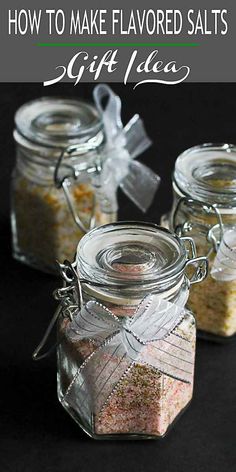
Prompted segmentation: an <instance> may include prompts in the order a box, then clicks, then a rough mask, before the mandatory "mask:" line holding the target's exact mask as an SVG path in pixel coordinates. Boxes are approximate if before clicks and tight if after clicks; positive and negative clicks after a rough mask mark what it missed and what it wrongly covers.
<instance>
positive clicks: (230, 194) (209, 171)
mask: <svg viewBox="0 0 236 472" xmlns="http://www.w3.org/2000/svg"><path fill="white" fill-rule="evenodd" d="M173 185H174V191H175V192H176V193H177V194H179V196H187V197H190V198H193V199H195V200H198V201H201V202H203V203H208V204H211V205H217V207H218V208H222V209H223V210H227V209H231V208H234V207H235V208H236V147H235V146H234V145H231V144H215V145H214V144H204V145H202V146H196V147H194V148H191V149H188V150H187V151H185V152H184V153H182V154H181V155H180V156H179V157H178V159H177V161H176V165H175V171H174V176H173Z"/></svg>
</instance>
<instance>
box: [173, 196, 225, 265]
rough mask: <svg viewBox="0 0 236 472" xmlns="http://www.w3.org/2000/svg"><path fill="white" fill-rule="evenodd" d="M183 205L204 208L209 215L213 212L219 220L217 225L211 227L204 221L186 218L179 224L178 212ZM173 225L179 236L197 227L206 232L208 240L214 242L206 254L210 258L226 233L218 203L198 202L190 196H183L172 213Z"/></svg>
mask: <svg viewBox="0 0 236 472" xmlns="http://www.w3.org/2000/svg"><path fill="white" fill-rule="evenodd" d="M182 205H189V206H190V208H192V209H193V208H194V206H195V207H196V208H197V207H198V208H200V209H201V210H203V212H204V213H205V214H207V215H209V214H210V213H211V212H213V213H214V214H215V216H216V218H217V220H218V223H217V224H216V225H213V226H212V227H211V228H209V226H207V225H205V224H204V223H196V222H194V221H190V220H186V221H185V222H184V223H181V224H177V217H178V213H179V211H180V208H181V206H182ZM172 227H173V229H174V231H175V232H176V234H177V235H178V236H179V237H182V235H183V234H186V233H187V232H191V231H192V230H193V229H196V230H199V231H201V230H202V231H204V232H206V238H207V241H208V242H210V243H211V244H212V247H211V248H210V250H209V252H208V253H207V255H206V257H207V258H209V256H210V254H211V253H212V251H213V250H214V251H215V252H217V250H218V247H219V245H220V242H221V240H222V238H223V233H224V225H223V221H222V217H221V214H220V211H219V209H218V208H217V205H216V204H214V205H211V204H205V203H202V202H198V201H197V200H194V199H192V198H188V197H182V198H180V200H179V201H178V203H177V205H176V207H175V210H174V212H173V215H172ZM217 232H219V237H220V240H219V238H218V237H217Z"/></svg>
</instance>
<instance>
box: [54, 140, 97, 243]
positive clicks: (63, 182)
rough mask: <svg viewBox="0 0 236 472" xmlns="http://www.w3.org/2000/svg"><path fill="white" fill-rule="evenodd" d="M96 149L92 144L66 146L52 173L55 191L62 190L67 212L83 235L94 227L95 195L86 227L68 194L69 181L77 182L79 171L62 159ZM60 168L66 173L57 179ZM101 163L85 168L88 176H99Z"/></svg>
mask: <svg viewBox="0 0 236 472" xmlns="http://www.w3.org/2000/svg"><path fill="white" fill-rule="evenodd" d="M95 149H97V146H95V145H94V144H93V143H86V144H80V145H78V146H68V147H67V148H64V149H62V151H61V154H60V156H59V158H58V161H57V164H56V166H55V171H54V183H55V186H56V188H57V189H60V188H62V189H63V191H64V195H65V198H66V201H67V204H68V207H69V210H70V212H71V215H72V218H73V220H74V222H75V224H76V225H77V226H78V228H79V229H80V230H81V231H82V232H83V233H85V234H86V233H88V231H90V230H91V229H93V228H94V227H95V225H96V219H95V207H96V201H95V194H93V200H92V211H91V215H90V219H89V224H88V226H87V227H86V226H85V225H84V223H83V221H82V219H81V218H80V215H79V214H78V212H77V211H76V209H75V206H74V203H73V199H72V197H71V193H70V190H69V188H70V184H69V182H70V179H71V178H73V179H74V180H77V179H78V177H79V175H80V172H81V171H79V170H76V168H75V167H73V166H72V165H70V164H68V163H67V162H64V158H65V156H66V154H67V155H68V156H70V157H72V156H79V155H81V154H85V153H86V152H90V151H94V150H95ZM61 168H64V169H65V170H66V171H68V173H67V172H66V173H65V175H63V176H62V177H61V178H60V177H59V173H60V170H61ZM101 168H102V167H101V162H99V163H98V162H95V163H94V165H93V166H91V167H89V168H87V169H86V170H87V172H88V173H89V174H99V173H100V172H101Z"/></svg>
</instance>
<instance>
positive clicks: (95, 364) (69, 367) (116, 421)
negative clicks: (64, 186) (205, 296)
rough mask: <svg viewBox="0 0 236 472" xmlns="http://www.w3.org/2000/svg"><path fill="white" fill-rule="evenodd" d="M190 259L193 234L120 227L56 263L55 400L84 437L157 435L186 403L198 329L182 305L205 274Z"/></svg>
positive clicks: (99, 232)
mask: <svg viewBox="0 0 236 472" xmlns="http://www.w3.org/2000/svg"><path fill="white" fill-rule="evenodd" d="M195 256H196V254H195V246H194V244H193V242H192V240H191V238H182V239H181V238H179V237H178V236H177V235H175V234H172V233H170V232H169V231H168V230H166V229H164V228H161V227H158V226H157V225H154V224H148V223H133V222H125V223H115V224H110V225H105V226H101V227H100V228H96V229H94V230H92V231H91V232H90V233H88V234H87V235H85V236H84V237H83V238H82V239H81V240H80V243H79V245H78V250H77V258H76V261H75V263H74V264H72V266H69V265H67V266H65V265H64V266H62V274H63V276H64V279H65V280H66V286H65V287H64V288H63V289H59V290H58V295H57V298H63V302H62V304H61V310H60V315H59V321H58V397H59V400H60V402H61V404H62V405H63V407H64V408H65V409H66V410H67V411H68V412H69V414H70V415H71V416H72V417H73V418H74V419H75V421H76V422H77V423H78V424H79V425H80V426H81V427H82V429H83V430H84V431H85V432H86V433H87V434H88V435H90V436H91V437H93V438H95V439H129V438H131V439H132V438H133V439H148V438H160V437H163V436H165V434H166V433H167V431H168V430H169V428H170V426H171V425H172V423H173V422H174V420H175V419H176V418H177V417H178V416H179V415H180V414H181V413H182V412H183V411H184V410H185V408H186V407H187V405H188V404H189V402H190V401H191V398H192V392H193V376H194V358H195V338H196V330H195V320H194V317H193V315H192V313H191V312H190V311H188V310H186V308H185V303H186V301H187V298H188V293H189V286H190V284H192V283H197V282H199V281H201V280H202V279H203V278H204V277H205V275H206V270H207V267H206V266H207V263H206V258H204V257H202V258H196V257H195ZM190 266H191V272H192V275H191V279H189V278H188V276H187V275H186V271H187V270H190ZM187 268H188V269H187Z"/></svg>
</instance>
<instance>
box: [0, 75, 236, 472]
mask: <svg viewBox="0 0 236 472" xmlns="http://www.w3.org/2000/svg"><path fill="white" fill-rule="evenodd" d="M112 87H113V89H114V91H115V92H116V93H118V94H119V95H120V96H121V98H122V103H123V110H122V111H123V121H124V124H125V123H126V122H127V120H128V119H129V118H131V117H132V115H133V114H134V113H136V112H138V113H139V114H140V115H141V116H142V118H143V119H144V123H145V125H146V129H147V131H148V134H149V135H150V137H151V138H152V140H153V146H152V148H150V149H149V150H148V151H146V153H145V155H144V156H143V157H142V159H143V160H145V163H146V164H147V165H149V166H150V167H152V168H153V169H154V170H155V171H156V172H157V173H158V174H159V175H160V176H161V178H162V183H161V186H160V189H159V191H158V193H157V195H156V198H155V201H154V202H153V204H152V206H151V208H150V210H149V211H148V213H147V214H146V215H142V213H141V212H140V211H139V210H138V209H137V208H136V207H135V206H134V205H133V204H132V203H131V202H130V201H128V200H127V198H126V197H124V196H122V195H120V198H119V200H120V212H119V216H120V219H123V220H124V219H129V218H132V219H137V220H142V219H145V220H149V221H154V222H158V221H159V218H160V216H161V214H162V213H163V212H165V211H166V210H168V209H169V207H170V205H171V198H172V195H171V172H172V169H173V165H174V161H175V159H176V157H177V156H178V154H179V153H180V152H182V151H183V150H185V149H187V148H188V147H190V146H193V145H196V144H200V143H203V142H230V143H231V142H233V143H235V142H236V85H234V84H228V85H224V84H181V85H178V86H162V85H160V86H159V85H148V86H140V87H138V88H137V89H136V90H135V91H134V90H133V89H132V86H131V85H127V86H124V85H122V84H113V86H112ZM91 91H92V84H80V85H78V86H76V87H74V86H73V85H71V84H59V85H58V86H53V87H49V88H46V89H45V88H43V86H41V85H40V84H1V85H0V119H1V126H0V150H1V158H0V180H1V182H0V221H1V230H0V238H1V239H0V243H1V282H0V283H1V287H2V290H1V298H0V303H1V306H0V313H1V327H0V336H1V339H0V375H1V419H0V421H1V423H0V433H1V436H2V439H1V445H0V472H38V471H39V472H43V471H45V472H47V471H48V472H54V471H55V472H73V471H79V472H87V471H90V472H91V470H104V471H105V472H123V471H124V472H125V471H126V470H127V471H128V470H130V471H134V470H135V471H137V472H139V471H140V472H142V471H147V472H151V471H153V472H154V471H155V472H156V471H162V472H185V471H188V472H189V471H191V472H218V471H223V470H225V471H227V472H233V471H235V470H236V432H235V431H236V342H235V344H230V345H217V344H213V343H209V342H203V341H198V345H197V358H196V380H195V392H194V399H193V402H192V404H191V406H190V408H189V409H188V410H187V411H186V413H185V414H184V415H183V417H182V418H181V419H180V420H179V422H178V423H176V425H175V427H174V428H173V429H172V430H171V431H170V433H169V435H168V436H167V437H166V438H165V439H163V440H160V441H146V442H145V441H140V442H135V441H127V442H124V441H120V442H113V441H112V442H111V441H107V442H106V441H94V440H91V439H89V438H88V437H87V436H85V434H84V433H82V431H81V430H80V429H79V427H78V426H77V425H76V424H75V423H74V422H73V420H72V419H71V418H70V417H69V416H68V414H67V413H66V412H65V411H64V410H63V408H62V407H61V406H60V404H59V402H58V400H57V395H56V362H55V355H54V356H52V357H50V358H48V359H46V360H44V361H41V362H38V363H37V362H33V361H32V360H31V354H32V352H33V350H34V348H35V346H36V345H37V344H38V342H39V340H40V338H41V337H42V334H43V332H44V330H45V328H46V326H47V324H48V322H49V320H50V318H51V317H52V315H53V311H54V309H55V302H54V301H53V299H52V296H51V294H52V291H53V289H54V288H55V287H57V286H58V285H59V284H60V281H59V280H57V279H56V278H55V277H53V276H49V275H45V274H42V273H40V272H37V271H36V270H33V269H30V268H28V267H26V266H23V265H21V264H20V263H18V262H16V261H14V260H13V259H12V257H11V236H10V226H9V180H10V173H11V170H12V168H13V166H14V159H15V149H14V143H13V138H12V130H13V126H14V113H15V111H16V109H17V108H18V107H19V106H20V105H22V104H23V103H24V102H25V101H27V100H31V99H33V98H37V97H39V96H43V95H60V96H65V95H66V96H73V97H83V98H86V99H91ZM26 211H27V209H26Z"/></svg>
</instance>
